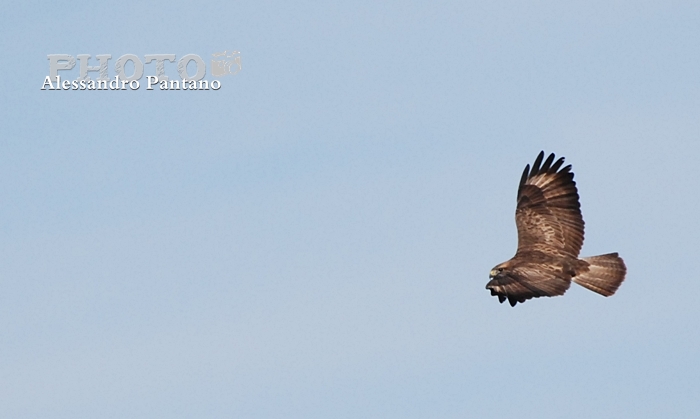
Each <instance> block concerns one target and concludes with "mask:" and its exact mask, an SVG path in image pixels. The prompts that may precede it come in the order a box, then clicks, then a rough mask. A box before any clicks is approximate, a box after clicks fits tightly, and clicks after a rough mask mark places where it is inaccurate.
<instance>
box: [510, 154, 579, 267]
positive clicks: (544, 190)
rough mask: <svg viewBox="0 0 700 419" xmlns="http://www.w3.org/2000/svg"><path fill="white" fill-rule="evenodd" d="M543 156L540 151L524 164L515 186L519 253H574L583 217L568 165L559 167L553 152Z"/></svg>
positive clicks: (562, 159)
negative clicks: (527, 163)
mask: <svg viewBox="0 0 700 419" xmlns="http://www.w3.org/2000/svg"><path fill="white" fill-rule="evenodd" d="M543 159H544V152H540V154H539V155H538V156H537V159H535V162H534V163H533V165H532V170H530V165H527V166H525V170H524V171H523V175H522V177H521V179H520V186H519V187H518V205H517V207H516V210H515V223H516V225H517V227H518V252H517V253H519V254H522V253H528V252H532V251H541V252H544V253H548V254H557V255H562V256H564V255H566V256H572V257H578V254H579V252H580V251H581V246H582V245H583V217H581V205H580V204H579V200H578V192H577V190H576V182H574V174H573V173H571V165H569V166H566V167H564V168H563V169H561V170H560V167H561V166H562V164H563V163H564V158H563V157H562V158H560V159H559V160H557V161H556V162H555V161H554V153H552V154H550V155H549V157H547V160H545V161H544V163H543V162H542V160H543Z"/></svg>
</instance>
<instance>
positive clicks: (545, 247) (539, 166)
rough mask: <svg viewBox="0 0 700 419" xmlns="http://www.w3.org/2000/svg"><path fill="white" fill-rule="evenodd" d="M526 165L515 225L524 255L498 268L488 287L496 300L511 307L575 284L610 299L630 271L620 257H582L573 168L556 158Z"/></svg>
mask: <svg viewBox="0 0 700 419" xmlns="http://www.w3.org/2000/svg"><path fill="white" fill-rule="evenodd" d="M543 159H544V151H542V152H540V154H539V155H538V156H537V159H535V163H534V164H533V165H532V170H530V165H529V164H528V165H527V166H525V170H524V171H523V176H522V177H521V178H520V186H519V187H518V206H517V207H516V210H515V224H516V225H517V227H518V250H517V252H516V253H515V256H513V258H512V259H511V260H509V261H507V262H503V263H501V264H500V265H498V266H496V267H494V268H493V269H492V270H491V274H490V275H489V277H490V278H491V280H490V281H489V283H488V284H486V289H488V290H491V295H497V296H498V300H499V301H500V302H501V303H502V302H504V301H505V300H506V299H507V300H508V302H509V303H510V305H511V306H515V305H516V304H517V303H523V302H525V300H529V299H530V298H537V297H553V296H555V295H562V294H564V293H565V292H566V290H567V289H569V286H570V285H571V281H574V282H575V283H577V284H579V285H581V286H583V287H586V288H588V289H589V290H591V291H595V292H597V293H598V294H601V295H604V296H606V297H608V296H611V295H613V294H614V293H615V291H617V288H618V287H619V286H620V284H621V283H622V281H623V280H624V279H625V273H626V272H627V268H626V267H625V262H623V260H622V258H620V257H619V256H618V255H617V253H609V254H607V255H600V256H592V257H587V258H582V259H579V258H578V254H579V252H580V251H581V246H582V245H583V218H582V217H581V205H580V204H579V202H578V192H577V191H576V182H574V174H573V173H571V165H568V166H566V167H564V168H563V169H561V170H560V167H561V166H562V164H563V163H564V158H563V157H562V158H560V159H559V160H557V161H556V162H555V161H554V153H552V154H550V155H549V157H547V160H545V161H544V163H543V162H542V160H543Z"/></svg>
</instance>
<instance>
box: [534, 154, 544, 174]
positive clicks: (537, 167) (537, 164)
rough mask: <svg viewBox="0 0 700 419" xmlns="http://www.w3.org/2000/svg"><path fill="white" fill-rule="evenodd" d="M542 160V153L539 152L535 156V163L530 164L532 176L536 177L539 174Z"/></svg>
mask: <svg viewBox="0 0 700 419" xmlns="http://www.w3.org/2000/svg"><path fill="white" fill-rule="evenodd" d="M542 159H544V151H540V154H538V155H537V158H536V159H535V162H534V163H533V164H532V174H533V175H536V174H537V173H539V172H540V165H541V164H542Z"/></svg>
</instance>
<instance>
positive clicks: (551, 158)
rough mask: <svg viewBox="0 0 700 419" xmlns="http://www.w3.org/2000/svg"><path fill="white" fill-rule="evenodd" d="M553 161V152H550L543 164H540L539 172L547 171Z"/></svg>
mask: <svg viewBox="0 0 700 419" xmlns="http://www.w3.org/2000/svg"><path fill="white" fill-rule="evenodd" d="M553 161H554V153H552V154H550V155H549V157H547V160H545V162H544V164H543V165H542V169H540V171H541V172H549V171H550V167H551V166H552V162H553Z"/></svg>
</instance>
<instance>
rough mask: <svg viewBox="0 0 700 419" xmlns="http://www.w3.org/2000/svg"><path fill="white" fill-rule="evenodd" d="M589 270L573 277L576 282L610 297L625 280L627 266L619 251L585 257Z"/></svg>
mask: <svg viewBox="0 0 700 419" xmlns="http://www.w3.org/2000/svg"><path fill="white" fill-rule="evenodd" d="M583 260H584V261H585V262H587V263H588V270H587V271H586V272H583V273H581V274H578V275H576V276H574V277H573V278H571V279H572V280H573V281H574V282H575V283H577V284H579V285H581V286H582V287H585V288H588V289H589V290H591V291H594V292H597V293H598V294H600V295H604V296H606V297H609V296H611V295H613V294H615V291H617V289H618V288H619V287H620V284H622V281H624V280H625V273H627V267H626V266H625V262H624V261H623V260H622V258H621V257H620V256H618V255H617V253H608V254H607V255H600V256H591V257H588V258H583Z"/></svg>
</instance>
